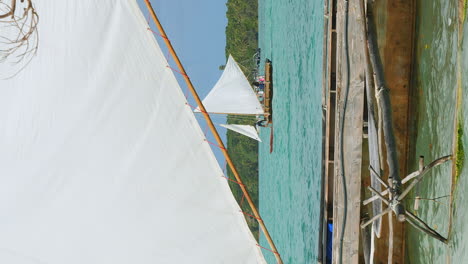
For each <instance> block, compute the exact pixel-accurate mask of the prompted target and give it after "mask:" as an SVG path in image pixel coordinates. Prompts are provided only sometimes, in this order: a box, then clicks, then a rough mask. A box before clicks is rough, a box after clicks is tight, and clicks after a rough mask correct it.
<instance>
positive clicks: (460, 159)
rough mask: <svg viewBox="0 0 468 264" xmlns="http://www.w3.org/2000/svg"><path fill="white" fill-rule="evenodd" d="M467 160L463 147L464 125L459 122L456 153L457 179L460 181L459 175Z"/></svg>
mask: <svg viewBox="0 0 468 264" xmlns="http://www.w3.org/2000/svg"><path fill="white" fill-rule="evenodd" d="M464 161H465V149H464V147H463V126H462V124H461V123H458V127H457V154H456V163H455V166H456V174H455V181H458V177H459V176H460V173H461V171H462V169H463V165H464Z"/></svg>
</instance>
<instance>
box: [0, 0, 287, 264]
mask: <svg viewBox="0 0 468 264" xmlns="http://www.w3.org/2000/svg"><path fill="white" fill-rule="evenodd" d="M10 2H12V4H10ZM33 2H34V3H33ZM146 4H147V5H148V7H151V5H150V3H149V1H148V0H146ZM15 6H16V7H18V9H17V10H15ZM20 6H21V9H20ZM25 10H26V11H28V12H27V13H26V12H24V11H25ZM150 11H151V14H152V16H153V18H154V20H155V22H156V24H157V25H158V27H159V26H160V25H159V22H158V21H157V18H156V16H155V14H154V12H153V11H152V9H151V8H150ZM23 16H24V17H23ZM39 18H40V20H39ZM31 21H33V22H35V23H30V22H31ZM0 22H1V23H0V27H3V28H0V37H3V38H2V39H3V41H2V42H0V51H1V52H2V53H0V54H1V56H2V57H1V59H2V60H0V64H1V66H2V68H7V69H9V70H10V73H11V74H9V76H6V77H7V78H4V79H2V80H0V263H5V264H7V263H8V264H33V263H48V264H108V263H112V264H129V263H138V264H146V263H148V264H150V263H151V264H154V263H233V264H238V263H266V262H265V260H264V257H263V255H262V252H261V247H260V246H259V245H258V244H257V242H256V240H255V238H254V237H253V235H252V234H251V232H250V230H249V228H248V225H247V223H246V220H245V219H244V213H243V212H241V211H240V210H241V209H240V207H239V205H238V204H237V203H236V201H235V199H234V197H233V195H232V193H231V190H230V188H229V186H228V183H227V181H226V179H225V178H224V177H223V172H222V170H221V168H220V166H219V164H218V163H217V161H216V158H215V156H214V154H213V152H212V150H211V148H210V145H209V144H208V142H206V139H205V137H204V133H203V131H202V129H201V128H200V126H199V124H198V122H197V121H196V118H195V116H194V114H193V112H192V111H191V109H190V107H189V106H188V105H187V102H186V99H185V97H184V94H183V92H182V90H181V88H180V86H179V84H178V83H177V80H176V78H175V76H174V73H173V71H172V70H171V69H170V68H169V67H168V64H167V61H166V58H165V55H164V54H163V52H162V51H161V48H160V46H159V44H158V43H157V41H156V40H155V37H154V36H153V34H152V32H151V31H149V30H148V24H147V21H146V20H145V17H144V16H143V14H142V12H141V10H140V8H139V6H138V4H137V1H136V0H82V1H56V0H40V1H39V0H38V1H33V0H26V1H23V0H13V1H3V2H2V3H1V5H0ZM37 22H38V23H39V24H37ZM18 23H19V24H18ZM31 25H34V26H36V25H37V28H36V27H34V28H33V27H32V26H31ZM16 26H19V27H20V28H22V29H23V30H20V31H14V30H13V28H14V27H16ZM8 27H10V29H8ZM4 28H7V29H6V30H3V29H4ZM161 30H162V29H161ZM29 31H31V32H32V34H27V35H25V32H29ZM161 32H162V33H161V35H162V36H163V38H166V39H167V36H165V34H164V31H163V30H162V31H161ZM9 34H13V35H17V36H16V37H17V38H15V37H12V36H10V35H9ZM18 39H19V40H24V39H25V40H26V41H24V42H23V43H19V45H20V46H19V47H20V48H19V49H11V46H9V45H16V44H15V43H14V42H11V43H10V42H8V40H18ZM36 44H37V45H36ZM23 45H25V46H23ZM28 45H30V46H28ZM32 45H33V46H32ZM31 47H33V49H29V53H31V54H33V55H34V56H31V57H29V55H30V54H29V53H28V54H26V55H27V56H23V57H24V58H25V59H26V60H27V61H25V62H24V63H20V65H19V67H18V64H17V63H19V62H18V56H17V55H18V54H16V53H15V52H16V51H18V50H19V51H20V53H19V55H21V54H22V53H23V52H27V51H28V48H31ZM34 47H38V48H37V49H35V48H34ZM169 49H170V50H171V52H173V48H172V46H170V45H169ZM23 55H24V54H23ZM174 57H175V60H176V62H177V63H178V66H179V67H180V69H181V72H183V73H184V74H185V71H184V70H183V67H182V66H181V64H180V61H179V60H178V58H177V56H175V55H174ZM15 61H16V62H17V63H16V64H15ZM187 82H188V83H189V84H190V85H189V86H190V87H191V83H190V81H189V80H188V81H187ZM192 88H193V87H192ZM196 99H198V97H196ZM201 109H204V108H203V106H202V105H201ZM260 110H261V109H259V110H258V111H260ZM207 118H208V117H207ZM208 120H209V121H210V122H211V120H210V119H209V118H208ZM210 124H211V123H210ZM214 133H215V136H216V137H217V138H219V135H218V134H217V132H214ZM221 144H222V143H221ZM223 151H224V150H223ZM225 152H226V151H224V152H223V153H225ZM225 154H226V155H227V156H226V157H227V158H226V159H227V160H228V163H230V164H231V163H232V162H231V160H230V158H229V156H228V154H227V153H225ZM232 169H233V170H234V172H235V167H232ZM234 174H235V175H236V177H238V174H237V172H235V173H234ZM239 184H240V186H241V189H242V190H243V191H244V189H245V187H244V186H243V185H242V182H241V181H240V180H239ZM245 199H246V200H247V201H248V202H249V204H251V200H250V196H249V195H248V193H247V192H246V191H245ZM252 211H253V213H252V214H253V217H254V218H256V219H258V222H259V224H260V227H261V229H262V230H263V231H264V233H265V236H266V237H267V240H268V241H269V242H270V243H272V240H271V237H270V235H269V233H268V231H267V230H266V227H265V225H264V223H263V221H262V220H261V218H260V216H259V215H258V212H257V210H256V208H255V207H254V206H253V207H252ZM270 248H271V250H272V251H273V252H274V253H275V257H276V258H277V260H278V262H279V263H282V261H281V258H280V257H279V253H278V252H277V250H276V248H275V247H274V244H271V246H270Z"/></svg>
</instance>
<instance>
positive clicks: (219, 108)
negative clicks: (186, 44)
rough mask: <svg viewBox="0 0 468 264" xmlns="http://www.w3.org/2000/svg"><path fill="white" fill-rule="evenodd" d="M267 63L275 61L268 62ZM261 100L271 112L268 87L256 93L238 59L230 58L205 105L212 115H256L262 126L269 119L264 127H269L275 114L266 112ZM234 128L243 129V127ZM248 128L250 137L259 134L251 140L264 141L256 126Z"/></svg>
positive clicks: (236, 130)
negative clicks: (270, 116)
mask: <svg viewBox="0 0 468 264" xmlns="http://www.w3.org/2000/svg"><path fill="white" fill-rule="evenodd" d="M267 63H271V62H269V61H268V62H267ZM265 87H266V83H265ZM268 91H270V90H268ZM267 98H268V99H267ZM260 99H261V101H262V102H263V103H264V105H268V110H270V109H271V107H269V106H270V104H271V102H268V103H267V100H270V99H271V98H270V93H269V92H267V90H266V88H265V89H264V88H263V83H262V89H261V90H258V91H257V90H254V89H253V87H252V85H251V84H250V83H249V81H248V80H247V77H246V76H245V74H244V73H243V71H242V70H241V68H240V67H239V65H238V64H237V62H236V61H235V59H234V58H233V57H232V56H231V55H229V58H228V61H227V63H226V66H225V68H224V71H223V74H222V75H221V77H220V78H219V80H218V82H217V83H216V84H215V86H214V87H213V88H212V89H211V91H210V92H209V93H208V95H207V96H206V97H205V99H203V105H204V106H205V108H206V111H207V112H208V113H210V114H226V115H243V116H245V115H247V116H248V115H250V116H256V117H257V118H258V119H259V120H260V122H258V123H262V122H261V120H263V119H265V120H266V121H265V122H263V124H264V126H266V125H267V124H268V121H267V120H271V118H270V119H268V115H269V114H270V113H271V112H266V111H265V108H264V105H262V103H260ZM195 112H200V110H199V109H198V108H197V109H195ZM231 125H235V126H240V124H231ZM243 126H245V125H243ZM227 128H228V129H231V130H233V131H235V132H238V133H241V134H243V135H245V134H244V133H242V132H240V131H244V130H243V129H232V126H231V127H227ZM245 129H248V130H249V131H250V132H249V133H250V134H253V133H255V134H256V135H254V136H249V137H251V138H254V139H256V140H258V141H260V140H259V136H258V134H257V133H256V130H255V128H254V127H253V126H249V127H248V128H247V127H245ZM254 131H255V132H254Z"/></svg>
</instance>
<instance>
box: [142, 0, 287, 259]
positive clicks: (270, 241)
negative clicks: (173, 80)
mask: <svg viewBox="0 0 468 264" xmlns="http://www.w3.org/2000/svg"><path fill="white" fill-rule="evenodd" d="M145 3H146V7H147V8H148V11H149V12H150V14H151V17H152V19H153V21H154V23H155V24H156V26H157V27H158V30H159V33H160V34H161V36H162V38H163V39H164V42H165V43H166V45H167V48H168V49H169V52H170V53H171V56H172V58H173V59H174V61H175V63H176V64H177V67H178V68H179V71H180V72H181V73H182V76H183V77H184V80H185V83H186V84H187V86H188V88H189V90H190V92H191V93H192V96H193V97H194V99H195V101H196V103H197V104H198V107H199V108H200V111H201V112H202V114H203V116H204V118H205V120H206V122H207V123H208V127H209V128H210V130H211V132H212V133H213V136H214V137H215V139H216V142H217V143H218V145H219V146H220V149H221V151H222V153H223V155H224V157H225V158H226V162H227V164H228V165H229V168H231V171H232V173H233V174H234V176H235V177H236V180H237V181H238V182H239V183H240V184H239V187H240V188H241V190H242V192H243V193H244V197H245V199H246V200H247V202H248V203H249V205H250V208H251V209H252V213H253V215H254V216H255V218H256V219H257V221H258V224H259V225H260V228H261V229H262V231H263V234H264V235H265V238H266V239H267V241H268V244H269V245H270V248H271V250H272V251H273V252H274V255H275V258H276V260H277V262H278V264H283V260H282V259H281V256H280V254H279V253H278V250H277V249H276V246H275V243H274V242H273V239H272V238H271V236H270V233H269V232H268V229H267V228H266V226H265V223H264V222H263V220H262V218H261V217H260V214H259V213H258V210H257V207H256V206H255V204H254V203H253V201H252V198H251V197H250V194H249V192H248V191H247V189H246V187H245V185H244V184H243V182H242V179H241V177H240V175H239V173H238V172H237V169H236V167H235V166H234V163H233V162H232V159H231V157H230V156H229V154H228V152H227V150H226V148H225V146H224V143H223V141H222V140H221V137H220V136H219V134H218V131H217V130H216V128H215V126H214V124H213V121H212V120H211V118H210V115H209V114H208V113H207V112H206V109H205V107H204V106H203V103H202V101H201V100H200V97H199V96H198V94H197V92H196V90H195V87H194V86H193V84H192V81H190V79H189V78H188V76H187V73H186V71H185V69H184V66H183V65H182V63H181V62H180V59H179V57H178V56H177V54H176V52H175V50H174V47H173V46H172V44H171V42H170V41H169V39H168V38H167V35H166V32H165V31H164V28H163V27H162V25H161V23H160V22H159V19H158V17H157V16H156V12H155V11H154V8H153V6H152V5H151V3H150V1H149V0H145Z"/></svg>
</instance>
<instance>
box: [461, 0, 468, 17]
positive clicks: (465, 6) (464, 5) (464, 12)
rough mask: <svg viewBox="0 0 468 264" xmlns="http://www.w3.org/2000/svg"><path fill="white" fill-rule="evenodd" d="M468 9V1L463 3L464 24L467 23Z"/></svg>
mask: <svg viewBox="0 0 468 264" xmlns="http://www.w3.org/2000/svg"><path fill="white" fill-rule="evenodd" d="M466 9H468V0H465V1H463V19H462V22H465V19H466Z"/></svg>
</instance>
